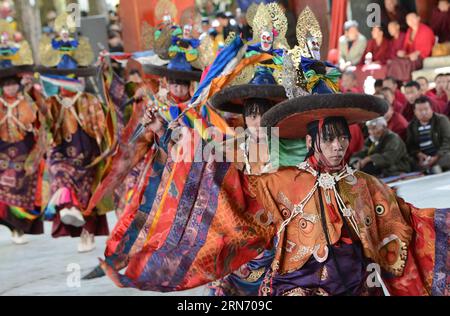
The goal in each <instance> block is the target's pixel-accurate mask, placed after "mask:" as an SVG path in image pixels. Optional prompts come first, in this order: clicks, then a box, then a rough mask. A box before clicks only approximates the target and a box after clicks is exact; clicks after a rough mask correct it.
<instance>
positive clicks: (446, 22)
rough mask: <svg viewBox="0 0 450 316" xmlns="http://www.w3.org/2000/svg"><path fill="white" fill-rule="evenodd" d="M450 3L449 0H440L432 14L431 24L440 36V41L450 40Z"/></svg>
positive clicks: (435, 32)
mask: <svg viewBox="0 0 450 316" xmlns="http://www.w3.org/2000/svg"><path fill="white" fill-rule="evenodd" d="M449 7H450V4H449V1H448V0H439V2H438V5H437V6H436V7H435V8H434V9H433V12H432V14H431V20H430V26H431V28H432V29H433V31H434V34H435V35H436V36H437V37H438V40H439V43H446V42H450V10H449Z"/></svg>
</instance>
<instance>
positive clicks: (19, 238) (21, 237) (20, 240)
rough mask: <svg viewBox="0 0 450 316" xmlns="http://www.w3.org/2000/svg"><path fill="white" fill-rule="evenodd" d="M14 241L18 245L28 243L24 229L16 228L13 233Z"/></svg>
mask: <svg viewBox="0 0 450 316" xmlns="http://www.w3.org/2000/svg"><path fill="white" fill-rule="evenodd" d="M11 239H12V242H13V243H15V244H16V245H24V244H27V243H28V239H27V238H26V237H25V234H24V232H23V231H22V230H16V229H14V230H13V231H12V235H11Z"/></svg>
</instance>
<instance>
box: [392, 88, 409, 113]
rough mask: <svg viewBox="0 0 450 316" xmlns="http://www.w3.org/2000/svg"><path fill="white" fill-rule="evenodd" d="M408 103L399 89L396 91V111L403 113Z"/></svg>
mask: <svg viewBox="0 0 450 316" xmlns="http://www.w3.org/2000/svg"><path fill="white" fill-rule="evenodd" d="M407 103H408V100H406V97H405V95H404V94H403V93H402V92H401V91H400V90H399V89H397V90H396V91H395V99H394V111H395V112H398V113H402V112H403V110H404V109H405V106H406V104H407Z"/></svg>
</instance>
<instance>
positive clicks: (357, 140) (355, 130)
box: [344, 124, 364, 162]
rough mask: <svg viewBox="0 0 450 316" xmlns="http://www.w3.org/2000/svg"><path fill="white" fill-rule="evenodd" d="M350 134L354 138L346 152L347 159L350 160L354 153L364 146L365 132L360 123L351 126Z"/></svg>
mask: <svg viewBox="0 0 450 316" xmlns="http://www.w3.org/2000/svg"><path fill="white" fill-rule="evenodd" d="M349 129H350V135H351V136H352V139H351V141H350V145H349V146H348V149H347V152H346V153H345V158H344V159H345V161H347V162H348V161H349V160H350V158H351V157H352V155H353V154H355V153H357V152H359V151H361V150H362V149H363V147H364V134H363V132H362V130H361V127H359V125H358V124H353V125H350V126H349Z"/></svg>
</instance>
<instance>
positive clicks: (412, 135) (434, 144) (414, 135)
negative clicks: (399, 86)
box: [406, 96, 450, 173]
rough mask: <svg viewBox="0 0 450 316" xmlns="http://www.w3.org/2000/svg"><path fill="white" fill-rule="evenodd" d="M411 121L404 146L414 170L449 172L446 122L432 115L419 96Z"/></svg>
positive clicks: (427, 103) (449, 131)
mask: <svg viewBox="0 0 450 316" xmlns="http://www.w3.org/2000/svg"><path fill="white" fill-rule="evenodd" d="M414 106H415V108H414V116H415V117H414V120H413V121H412V122H411V123H410V124H409V126H408V136H407V140H406V145H407V148H408V151H409V154H410V155H411V156H412V157H413V158H414V159H415V162H416V164H417V168H418V169H419V170H423V171H425V172H427V173H440V172H442V171H447V170H450V121H449V119H448V118H447V117H446V116H444V115H441V114H437V113H434V111H433V108H432V106H431V103H430V100H429V99H428V98H427V97H425V96H423V97H420V98H418V99H417V100H416V101H415V103H414Z"/></svg>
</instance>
